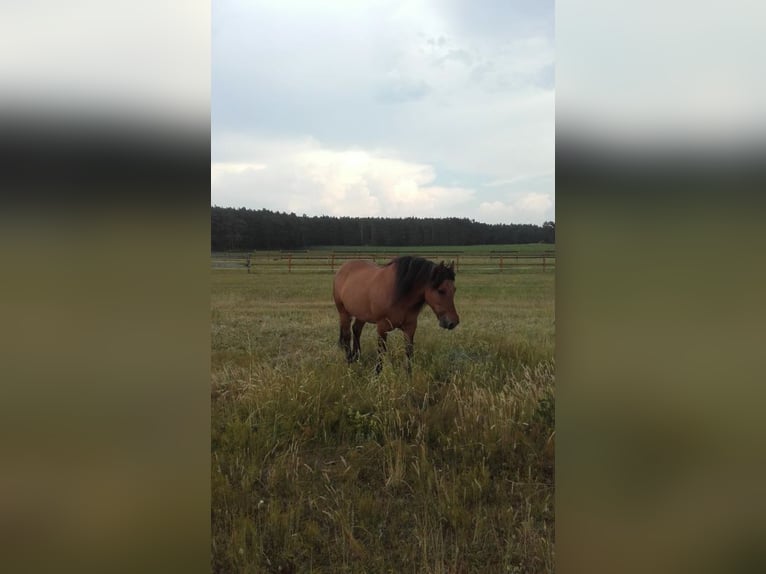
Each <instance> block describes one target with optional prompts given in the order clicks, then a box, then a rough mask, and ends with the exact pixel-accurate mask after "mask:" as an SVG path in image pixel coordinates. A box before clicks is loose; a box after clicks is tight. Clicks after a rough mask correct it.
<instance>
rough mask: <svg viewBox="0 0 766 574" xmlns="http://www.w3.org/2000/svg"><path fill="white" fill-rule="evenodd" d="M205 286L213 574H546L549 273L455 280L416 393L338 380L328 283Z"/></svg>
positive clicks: (219, 277)
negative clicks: (455, 317)
mask: <svg viewBox="0 0 766 574" xmlns="http://www.w3.org/2000/svg"><path fill="white" fill-rule="evenodd" d="M212 283H213V292H212V333H213V353H212V359H213V360H212V365H213V372H212V386H211V393H212V408H213V412H212V427H213V428H212V448H213V452H212V462H213V464H212V466H213V468H212V488H213V492H212V497H213V508H212V528H213V549H212V559H213V567H214V570H215V571H217V572H317V573H318V572H328V573H329V572H429V573H430V572H432V573H447V572H455V573H457V572H524V573H527V572H551V571H553V561H554V536H553V516H554V514H553V495H554V491H553V443H554V433H553V425H554V408H553V404H554V365H553V276H552V274H550V273H547V274H545V273H537V274H525V275H518V276H512V275H507V276H497V275H486V276H485V275H471V276H465V277H461V276H460V275H458V280H457V283H458V286H459V291H458V296H457V298H456V303H457V308H458V311H459V312H460V314H461V325H460V327H459V328H458V329H456V330H455V331H450V332H448V331H444V330H442V329H439V328H438V326H437V325H436V321H435V319H434V318H433V315H432V313H431V311H430V310H429V309H427V308H426V309H424V311H423V314H422V315H421V320H420V324H419V328H418V332H417V334H416V338H415V344H416V347H415V360H414V368H413V373H412V376H411V377H410V376H408V375H407V373H406V369H405V368H404V344H403V340H402V337H401V336H396V335H392V336H391V337H389V343H390V344H389V351H390V352H389V356H388V357H387V358H386V364H385V368H384V370H383V372H382V374H381V375H380V376H375V375H374V363H375V340H374V328H373V327H371V326H368V327H367V328H366V330H365V332H364V333H363V335H362V360H361V361H360V362H359V363H356V364H352V365H350V366H349V365H346V363H345V360H344V358H343V355H342V352H341V351H340V350H339V349H338V348H337V347H336V346H335V342H336V340H337V329H338V326H337V313H336V312H335V309H334V306H333V304H332V300H331V295H330V291H331V275H330V274H327V275H294V276H290V277H286V276H284V275H275V276H269V275H259V276H255V275H247V274H246V273H243V272H241V271H240V272H235V271H216V272H214V273H213V280H212ZM397 334H398V333H397Z"/></svg>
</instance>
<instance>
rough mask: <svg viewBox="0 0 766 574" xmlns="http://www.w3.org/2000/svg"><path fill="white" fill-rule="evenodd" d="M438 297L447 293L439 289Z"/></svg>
mask: <svg viewBox="0 0 766 574" xmlns="http://www.w3.org/2000/svg"><path fill="white" fill-rule="evenodd" d="M438 291H439V295H446V294H447V292H446V291H445V290H444V289H439V290H438Z"/></svg>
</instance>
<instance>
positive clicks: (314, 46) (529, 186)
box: [211, 0, 555, 224]
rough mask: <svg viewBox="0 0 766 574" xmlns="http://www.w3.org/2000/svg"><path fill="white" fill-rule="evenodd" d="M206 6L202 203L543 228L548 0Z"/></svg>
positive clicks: (550, 110)
mask: <svg viewBox="0 0 766 574" xmlns="http://www.w3.org/2000/svg"><path fill="white" fill-rule="evenodd" d="M212 9H213V18H212V23H213V27H212V48H213V56H212V104H211V107H212V145H213V148H212V166H211V168H212V174H211V183H212V192H211V193H212V198H211V199H212V204H213V205H219V206H231V207H249V208H255V209H260V208H267V209H272V210H279V211H288V212H290V211H292V212H295V213H296V214H298V215H300V214H303V213H305V214H307V215H323V214H325V215H349V216H377V217H403V216H416V217H453V216H454V217H469V218H472V219H475V220H477V221H485V222H489V223H498V222H500V223H536V224H541V223H542V222H543V221H546V220H552V219H554V202H555V199H554V38H553V29H554V22H553V18H554V7H553V1H552V0H550V1H549V0H543V1H541V0H529V1H519V0H513V1H511V0H496V1H486V0H481V1H475V0H474V1H471V2H467V1H464V0H452V1H450V0H441V1H437V0H434V1H431V2H428V1H418V0H402V1H354V0H346V1H338V0H336V1H334V2H317V1H313V0H306V1H302V2H299V1H289V0H288V1H285V0H274V1H273V2H266V1H260V2H258V1H256V2H254V1H252V0H250V1H244V0H243V1H232V0H217V1H216V2H213V4H212Z"/></svg>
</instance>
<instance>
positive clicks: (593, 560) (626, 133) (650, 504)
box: [556, 1, 766, 573]
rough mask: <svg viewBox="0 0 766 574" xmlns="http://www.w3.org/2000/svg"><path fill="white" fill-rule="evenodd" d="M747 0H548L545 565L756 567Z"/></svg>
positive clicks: (760, 506)
mask: <svg viewBox="0 0 766 574" xmlns="http://www.w3.org/2000/svg"><path fill="white" fill-rule="evenodd" d="M753 11H760V9H758V8H757V7H755V6H753V5H749V6H748V5H746V3H743V2H734V3H733V4H732V3H726V4H724V3H702V4H699V3H689V2H677V3H671V4H670V5H667V4H663V5H660V4H658V3H655V2H644V3H637V2H626V3H620V4H619V6H618V5H614V4H608V3H604V2H593V1H589V2H567V1H561V2H558V3H557V84H556V91H557V118H556V140H557V144H556V178H557V180H556V183H557V185H556V195H557V198H556V199H557V202H556V203H557V210H558V213H557V224H558V225H557V239H558V246H557V250H558V261H557V294H556V297H557V299H556V305H557V341H556V366H557V396H556V410H557V412H556V423H557V429H556V434H557V441H556V445H557V452H556V485H557V486H556V488H557V500H556V513H557V514H556V546H557V550H556V553H557V558H556V561H557V571H558V572H588V573H597V572H605V573H606V572H609V573H611V572H655V573H665V572H727V573H728V572H756V571H758V572H760V571H764V570H765V569H766V547H764V545H763V543H762V541H763V540H764V538H765V535H766V520H764V518H763V517H764V516H766V512H765V511H766V507H765V506H764V499H763V496H762V495H761V492H762V484H763V480H764V472H763V471H764V462H766V457H765V456H764V454H765V453H764V449H763V447H762V445H761V443H762V441H761V439H760V437H762V436H763V433H764V430H766V429H765V428H764V422H763V421H764V419H763V417H762V416H761V415H760V411H761V405H763V404H764V399H766V396H764V395H765V394H766V393H764V390H763V385H762V379H763V375H762V371H763V369H762V366H761V355H762V353H761V352H760V347H761V345H762V341H763V330H764V327H763V326H764V324H766V323H764V320H765V319H766V316H765V315H766V307H765V306H764V305H763V294H764V293H766V289H765V288H766V271H764V268H763V265H762V264H761V261H762V259H763V253H764V247H766V245H765V243H766V242H765V241H764V233H763V227H762V225H760V224H759V220H760V218H761V215H760V214H761V213H762V211H761V207H762V206H763V202H764V200H763V199H762V197H763V195H762V193H761V190H762V189H764V187H763V186H764V170H765V167H766V162H765V161H764V159H766V157H765V156H766V146H765V145H764V144H765V143H766V138H765V137H764V136H766V132H764V130H763V129H762V128H763V125H764V124H763V117H764V110H763V102H764V101H766V100H763V99H759V98H758V94H759V93H762V90H763V75H762V74H758V73H757V72H756V70H757V66H756V64H755V62H754V60H753V59H752V58H751V57H750V54H751V52H750V50H753V49H755V46H760V45H762V42H763V40H762V39H760V36H759V35H758V34H757V33H756V29H755V27H754V26H753V23H752V22H753V20H754V19H758V17H759V15H758V14H755V13H753ZM712 31H714V34H713V35H711V32H712ZM733 47H737V48H738V49H739V50H741V52H737V50H736V49H734V48H733ZM736 54H739V56H737V55H736Z"/></svg>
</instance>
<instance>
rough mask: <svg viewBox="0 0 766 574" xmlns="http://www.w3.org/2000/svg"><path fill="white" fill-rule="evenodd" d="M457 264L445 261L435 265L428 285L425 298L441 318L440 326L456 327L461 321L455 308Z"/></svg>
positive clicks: (437, 316)
mask: <svg viewBox="0 0 766 574" xmlns="http://www.w3.org/2000/svg"><path fill="white" fill-rule="evenodd" d="M456 290H457V289H456V287H455V264H454V262H452V263H450V264H449V266H446V265H444V261H442V262H441V263H439V265H435V266H434V268H433V271H431V277H430V279H429V282H428V285H426V290H425V299H426V303H427V304H428V306H429V307H431V309H433V311H434V313H435V314H436V318H437V319H439V326H440V327H443V328H444V329H454V328H455V327H457V325H458V323H460V317H459V316H458V314H457V311H456V310H455V291H456Z"/></svg>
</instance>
